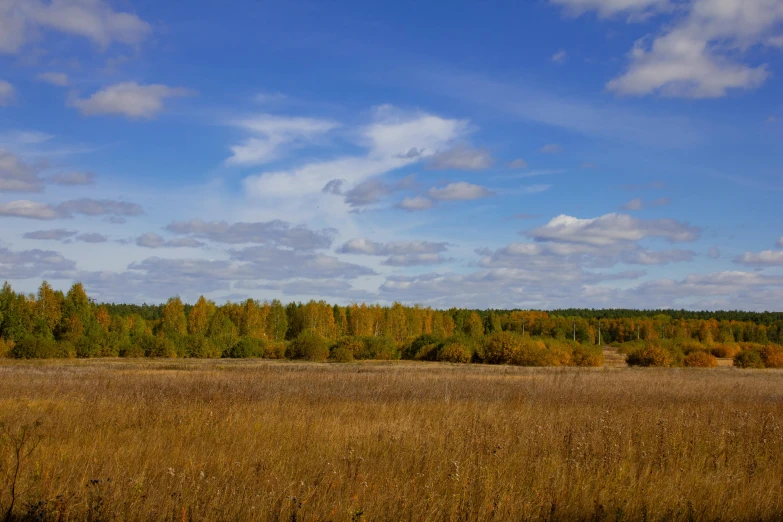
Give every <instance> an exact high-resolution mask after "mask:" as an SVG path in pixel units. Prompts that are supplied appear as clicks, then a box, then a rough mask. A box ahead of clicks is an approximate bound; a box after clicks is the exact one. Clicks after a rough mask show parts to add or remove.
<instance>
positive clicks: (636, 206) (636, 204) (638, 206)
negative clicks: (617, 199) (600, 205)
mask: <svg viewBox="0 0 783 522" xmlns="http://www.w3.org/2000/svg"><path fill="white" fill-rule="evenodd" d="M620 208H622V209H623V210H642V209H643V208H644V203H642V198H634V199H632V200H631V201H629V202H628V203H626V204H625V205H623V206H622V207H620Z"/></svg>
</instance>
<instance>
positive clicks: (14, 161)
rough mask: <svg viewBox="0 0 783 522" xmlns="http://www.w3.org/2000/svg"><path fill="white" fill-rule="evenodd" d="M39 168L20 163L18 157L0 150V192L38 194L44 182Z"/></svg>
mask: <svg viewBox="0 0 783 522" xmlns="http://www.w3.org/2000/svg"><path fill="white" fill-rule="evenodd" d="M39 172H40V168H39V167H37V166H33V165H28V164H26V163H24V162H22V160H21V159H19V157H17V156H16V155H14V154H13V153H11V152H10V151H7V150H5V149H2V148H0V192H40V191H42V190H43V189H44V181H43V180H42V179H41V178H40V177H39V175H38V174H39Z"/></svg>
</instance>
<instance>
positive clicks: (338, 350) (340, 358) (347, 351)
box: [332, 344, 353, 363]
mask: <svg viewBox="0 0 783 522" xmlns="http://www.w3.org/2000/svg"><path fill="white" fill-rule="evenodd" d="M332 359H334V360H335V361H337V362H339V363H349V362H353V350H351V348H350V347H348V346H345V345H340V344H338V345H336V346H335V347H334V348H333V349H332Z"/></svg>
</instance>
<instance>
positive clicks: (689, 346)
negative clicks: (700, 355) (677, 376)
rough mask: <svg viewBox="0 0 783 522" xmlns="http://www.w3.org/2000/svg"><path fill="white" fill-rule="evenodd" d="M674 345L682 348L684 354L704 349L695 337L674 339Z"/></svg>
mask: <svg viewBox="0 0 783 522" xmlns="http://www.w3.org/2000/svg"><path fill="white" fill-rule="evenodd" d="M674 345H675V346H677V347H678V348H679V349H680V350H682V352H683V353H684V354H685V355H688V354H690V353H693V352H701V351H704V349H705V346H704V345H703V344H701V342H699V341H697V340H696V339H675V340H674Z"/></svg>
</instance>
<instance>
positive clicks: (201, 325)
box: [188, 295, 215, 335]
mask: <svg viewBox="0 0 783 522" xmlns="http://www.w3.org/2000/svg"><path fill="white" fill-rule="evenodd" d="M214 312H215V304H214V303H212V302H209V301H207V300H206V299H205V298H204V296H203V295H202V296H201V297H199V298H198V301H196V304H195V305H194V306H193V308H191V309H190V313H189V314H188V332H189V333H190V334H194V335H206V334H207V328H208V327H209V320H210V319H211V318H212V314H213V313H214Z"/></svg>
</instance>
